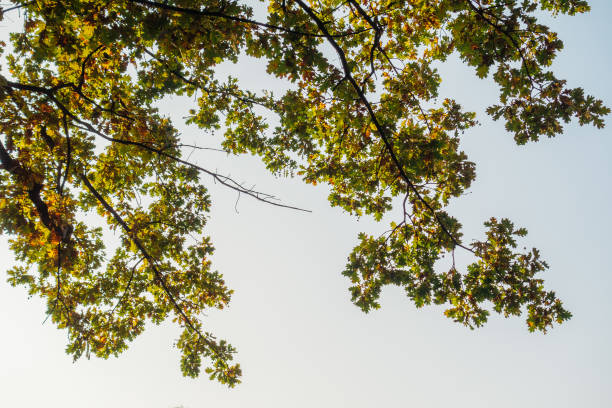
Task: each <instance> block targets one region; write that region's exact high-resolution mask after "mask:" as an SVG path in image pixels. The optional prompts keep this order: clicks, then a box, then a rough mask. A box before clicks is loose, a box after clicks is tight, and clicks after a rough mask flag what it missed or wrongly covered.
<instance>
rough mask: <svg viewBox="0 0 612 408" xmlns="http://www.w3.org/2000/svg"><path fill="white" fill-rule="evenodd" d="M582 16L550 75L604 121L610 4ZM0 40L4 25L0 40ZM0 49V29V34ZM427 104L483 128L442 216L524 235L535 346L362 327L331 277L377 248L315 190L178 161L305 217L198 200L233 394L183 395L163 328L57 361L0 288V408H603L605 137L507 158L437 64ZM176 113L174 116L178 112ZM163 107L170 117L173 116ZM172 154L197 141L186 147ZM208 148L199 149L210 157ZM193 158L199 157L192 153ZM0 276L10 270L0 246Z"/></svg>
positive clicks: (367, 320) (378, 320)
mask: <svg viewBox="0 0 612 408" xmlns="http://www.w3.org/2000/svg"><path fill="white" fill-rule="evenodd" d="M591 4H592V7H593V11H592V12H591V13H590V14H587V15H582V16H577V17H574V18H567V17H561V18H556V19H551V21H550V24H551V25H552V26H553V27H554V28H555V29H556V30H557V31H558V32H559V34H560V36H561V38H562V39H563V40H564V41H565V50H564V52H563V53H562V54H561V55H560V56H559V58H558V59H557V62H556V64H555V66H554V68H555V69H556V72H557V73H558V75H559V76H560V77H565V78H567V79H568V81H569V84H570V85H572V86H582V87H584V88H585V89H586V90H587V91H588V92H589V93H592V94H594V95H595V96H597V97H599V98H603V99H604V100H605V101H606V102H607V104H608V106H610V105H612V84H611V81H610V79H609V71H610V66H611V65H612V45H611V44H610V38H612V26H611V25H610V24H609V22H610V20H611V18H612V3H611V2H610V1H609V0H593V1H592V2H591ZM2 24H3V25H4V22H3V23H2ZM0 29H3V30H4V31H3V32H2V33H1V34H0V35H1V36H5V35H6V26H5V25H4V26H3V27H0ZM231 70H232V72H234V73H240V75H241V77H242V80H243V83H244V84H245V85H251V86H254V87H256V88H261V87H268V88H274V87H275V86H277V85H276V82H274V81H268V80H266V79H264V78H263V76H262V74H261V72H262V71H261V67H257V66H254V65H253V64H252V63H250V62H249V63H247V62H243V64H242V65H240V66H236V67H231ZM442 70H443V73H444V79H445V82H444V83H443V93H444V94H446V95H448V96H452V97H455V98H456V99H457V100H458V101H459V102H460V103H462V104H464V105H465V106H466V107H467V108H469V109H473V110H475V111H477V112H478V113H479V119H480V120H481V122H482V126H479V127H477V128H475V129H472V130H471V131H470V132H468V133H467V134H466V135H465V136H464V137H463V140H464V142H463V148H464V149H465V150H466V152H467V153H468V155H469V156H470V157H471V159H472V160H474V161H475V162H476V163H477V174H478V178H477V180H476V182H475V183H474V186H473V188H472V189H471V190H470V193H469V194H468V195H466V196H465V197H462V198H461V199H459V200H457V201H456V202H455V203H453V205H452V212H453V214H455V215H457V216H458V217H459V219H460V220H461V221H462V222H463V224H464V225H465V228H466V236H468V237H474V238H478V237H479V234H480V232H481V225H482V222H483V221H484V220H486V219H487V218H489V217H490V216H498V217H509V218H511V219H512V220H513V221H515V222H516V224H517V225H521V226H525V227H527V228H528V230H529V235H528V237H527V240H526V241H525V243H526V244H527V245H530V246H537V247H538V248H540V249H541V250H542V255H543V257H544V258H545V259H546V260H547V261H548V262H549V264H550V266H551V269H550V270H549V271H548V272H547V273H545V274H544V275H543V277H544V278H545V279H546V281H547V284H548V287H550V288H552V289H554V290H556V291H557V294H558V295H559V297H561V299H563V300H564V302H565V304H566V305H567V307H568V308H569V310H570V311H572V313H573V314H574V317H573V319H572V320H570V321H569V322H567V323H566V324H564V325H563V326H560V327H556V328H555V329H553V330H551V331H550V332H549V333H548V334H547V335H541V334H531V333H528V332H527V329H526V326H525V324H524V321H523V320H522V319H518V318H512V319H503V318H498V317H493V318H492V319H491V321H490V322H489V323H488V324H487V325H486V326H485V327H483V328H481V329H478V330H475V331H470V330H469V329H466V328H464V327H463V326H459V325H457V324H455V323H453V322H452V321H450V320H448V319H447V318H445V317H443V316H442V313H441V310H442V309H441V308H439V307H426V308H424V309H421V310H416V309H415V307H414V306H413V304H411V302H410V301H409V300H408V299H407V298H406V297H405V296H404V295H403V294H402V292H401V290H399V289H395V288H389V289H387V290H385V291H384V293H383V296H382V306H383V308H382V309H381V310H380V311H376V312H373V313H370V314H368V315H365V314H363V313H361V312H360V311H359V310H358V309H357V308H356V307H355V306H353V305H352V304H351V303H350V301H349V295H348V292H347V287H348V282H347V280H346V279H345V278H344V277H342V276H341V274H340V272H341V271H342V269H343V266H344V264H345V262H346V256H347V254H348V253H349V251H350V250H351V248H352V246H353V245H354V244H355V242H356V236H357V233H358V232H360V231H380V230H383V229H385V225H376V224H375V223H373V222H372V221H371V220H368V219H366V218H363V219H361V220H359V221H357V220H356V219H354V218H351V217H349V216H347V215H345V214H343V213H342V212H341V211H340V210H338V209H333V208H330V207H329V206H328V204H327V199H326V190H325V187H317V188H314V187H310V186H305V185H303V184H302V183H301V182H300V181H298V180H285V179H274V178H272V177H270V176H269V175H267V173H266V172H265V170H264V169H263V166H261V165H260V164H259V163H258V160H257V159H254V158H248V157H244V158H239V159H232V160H231V161H229V160H228V159H227V158H226V157H225V156H224V155H222V154H218V153H212V152H211V153H206V154H201V155H199V156H193V157H194V158H195V159H196V160H197V161H198V162H199V163H201V164H203V165H205V166H206V167H209V168H218V169H219V170H220V171H222V172H230V173H231V174H232V175H233V176H235V177H237V178H238V179H241V180H244V181H247V182H249V183H251V184H257V186H258V188H260V189H262V190H264V191H267V192H272V193H277V194H278V195H279V196H280V197H281V198H283V199H284V200H285V201H286V202H289V203H294V204H298V205H300V206H303V207H307V208H310V209H312V210H313V213H312V214H303V213H298V212H292V211H287V210H282V209H278V208H275V207H269V206H265V205H263V204H260V203H258V202H254V201H251V200H248V199H246V198H242V199H241V200H240V202H239V205H238V210H239V213H238V214H236V212H235V211H234V203H235V200H236V196H235V195H234V194H233V193H232V192H230V191H227V190H223V189H221V188H220V187H219V186H215V185H213V184H212V183H210V181H209V180H206V179H204V183H206V185H207V186H209V188H210V190H211V195H212V197H213V204H214V208H213V212H212V215H211V220H210V223H209V227H208V234H209V235H211V237H212V239H213V242H214V243H215V246H216V248H217V251H216V253H215V255H214V258H213V260H214V266H215V267H216V268H217V269H218V270H220V271H221V272H222V273H223V274H224V275H225V278H226V281H227V282H228V284H229V286H230V287H231V288H233V289H235V291H236V293H235V295H234V297H233V300H232V303H231V305H230V307H229V309H227V310H224V311H220V312H219V311H213V312H211V313H210V315H209V316H208V317H205V318H204V322H205V324H207V326H208V328H209V329H210V330H211V331H213V332H214V333H216V334H218V335H219V336H220V337H223V338H226V339H228V340H230V341H231V342H232V343H233V344H234V345H235V346H236V347H237V348H238V350H239V353H238V355H237V359H238V361H239V362H240V363H241V364H242V366H243V369H244V382H243V384H241V385H240V386H238V387H237V388H236V389H233V390H229V389H227V388H225V387H224V386H221V385H219V384H217V383H213V382H210V381H208V380H207V379H206V378H200V379H196V380H192V379H186V378H183V377H181V375H180V371H179V368H178V354H177V352H176V351H175V350H174V349H173V348H172V347H171V345H172V343H173V341H174V340H175V339H176V337H177V335H178V332H177V330H176V329H175V328H173V327H172V326H171V325H162V326H159V327H151V328H150V329H149V330H147V331H146V332H145V334H143V335H142V336H141V337H139V338H138V339H137V340H136V341H134V342H133V344H132V346H131V348H130V349H129V350H128V351H127V352H125V353H124V354H123V355H122V356H120V358H118V359H114V358H111V359H110V360H106V361H104V360H96V359H92V360H90V361H88V360H81V361H78V362H77V363H76V364H73V363H72V362H71V359H70V357H68V356H67V355H65V354H64V353H63V348H64V345H65V333H63V332H61V331H58V330H57V329H56V328H55V327H54V326H53V325H52V324H50V323H49V322H47V323H46V324H44V325H43V324H41V323H42V321H43V320H44V318H45V313H44V306H43V304H42V302H41V301H40V300H38V299H36V298H33V299H30V300H27V298H26V293H25V290H24V289H23V288H11V287H10V286H8V284H7V283H6V282H5V279H4V278H3V279H0V310H3V311H4V312H3V313H2V314H1V317H0V327H1V328H2V336H0V406H6V407H28V408H29V407H43V406H44V407H46V408H56V407H57V408H81V407H84V406H87V407H92V408H93V407H96V408H97V407H105V408H106V407H130V408H140V407H142V408H145V407H146V408H156V407H159V408H169V407H173V406H178V405H181V404H182V405H183V406H184V407H186V408H200V407H207V406H214V407H223V408H237V407H257V408H258V407H262V408H263V407H265V408H276V407H278V408H281V407H282V408H286V407H292V408H293V407H299V408H302V407H303V408H312V407H334V408H335V407H344V406H347V407H349V406H350V407H355V408H366V407H375V406H380V407H385V408H394V407H398V408H399V407H411V406H414V407H424V408H430V407H431V408H438V407H440V408H442V407H449V406H455V407H470V408H489V407H493V406H495V407H496V408H506V407H507V408H514V407H538V408H548V407H551V408H552V407H555V408H563V407H568V408H569V407H572V408H573V407H577V406H584V407H589V408H607V407H610V406H612V368H611V367H612V352H611V351H610V345H611V344H612V318H611V315H610V314H611V313H612V296H610V293H611V292H612V274H611V272H612V268H611V267H610V262H611V259H610V258H611V257H610V253H611V252H612V251H611V248H612V233H611V231H612V215H611V212H610V207H611V206H612V185H611V183H610V180H611V178H610V175H611V174H612V162H611V161H610V157H609V156H610V153H611V152H612V137H611V136H612V135H611V133H612V127H610V126H612V123H611V124H609V127H608V128H607V129H604V130H595V129H592V128H580V127H578V126H575V125H571V126H568V127H567V128H566V132H565V134H564V135H563V136H561V137H558V138H556V139H552V140H543V141H541V142H539V143H537V144H528V145H526V146H520V147H518V146H516V145H515V144H514V142H513V140H512V137H511V136H510V135H508V134H506V133H505V132H504V130H503V126H502V124H500V123H492V122H491V121H490V120H489V119H488V118H487V117H486V116H485V115H483V110H484V107H486V106H487V105H488V104H490V103H491V102H492V101H494V100H495V98H496V94H495V91H494V89H493V88H492V87H491V85H490V83H489V81H480V80H477V79H474V78H473V75H472V73H471V71H470V69H468V68H465V67H463V66H462V65H460V64H458V63H457V61H450V62H449V63H448V64H446V65H445V66H444V67H442ZM179 102H180V103H179ZM183 102H184V101H183V100H178V99H177V100H175V101H169V102H168V106H167V108H168V109H169V111H168V112H169V113H171V114H172V115H174V117H177V118H178V117H180V116H182V115H181V114H182V112H184V111H186V110H187V109H188V107H187V106H183ZM185 137H186V140H189V141H193V140H196V139H197V140H198V141H201V140H202V139H200V138H199V135H198V132H197V130H194V129H186V130H185ZM215 140H218V139H215V138H212V137H210V143H209V144H208V145H213V144H214V141H215ZM203 143H204V142H201V143H200V144H203ZM0 256H1V257H2V258H1V259H2V260H3V261H4V262H3V263H4V264H5V266H8V265H10V263H11V255H10V254H9V252H8V251H7V249H6V237H0Z"/></svg>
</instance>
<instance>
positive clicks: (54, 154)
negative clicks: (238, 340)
mask: <svg viewBox="0 0 612 408" xmlns="http://www.w3.org/2000/svg"><path fill="white" fill-rule="evenodd" d="M267 6H268V9H267V16H266V17H265V19H264V20H261V21H256V20H254V19H253V12H252V10H251V8H250V7H249V6H247V5H244V4H240V3H239V2H237V1H235V0H206V1H198V0H173V1H166V2H155V1H149V0H111V1H108V0H67V1H56V0H35V1H29V2H25V1H23V2H22V1H17V2H16V3H15V6H14V7H11V8H8V9H5V11H4V12H5V13H8V12H14V10H15V9H20V10H21V12H23V13H24V15H25V19H24V26H23V30H21V31H18V32H14V33H12V34H11V48H10V52H8V53H7V55H6V56H5V66H4V67H3V68H4V70H5V71H4V72H7V73H6V74H5V75H6V76H1V77H0V82H1V83H0V129H1V132H2V141H1V142H0V162H1V164H2V171H1V172H0V180H1V183H0V208H1V209H2V216H1V217H0V222H1V226H2V230H3V231H4V232H5V233H7V234H10V236H11V240H10V243H11V247H12V249H13V251H14V252H15V254H16V256H17V259H18V261H19V264H18V265H17V266H15V267H13V268H12V269H10V270H9V272H8V273H9V281H10V282H11V284H13V285H26V286H27V287H28V288H29V293H30V294H31V295H38V296H41V297H43V298H45V299H46V301H47V313H48V314H49V315H50V316H51V319H52V321H53V322H55V323H56V324H57V325H58V327H60V328H65V329H67V330H68V333H69V343H68V347H67V351H68V353H70V354H72V355H73V356H74V358H78V357H80V356H81V355H83V354H85V355H87V356H89V355H90V354H92V353H93V354H94V355H97V356H100V357H105V358H106V357H108V356H109V355H116V354H118V353H120V352H121V351H123V350H124V349H125V348H126V347H127V345H128V342H129V341H130V340H132V339H133V338H134V337H135V336H137V335H138V334H140V333H141V332H142V330H143V328H144V326H145V322H147V321H152V322H155V323H159V322H161V321H163V320H165V319H167V318H168V317H170V316H171V317H172V318H173V319H174V320H175V321H176V323H177V324H178V325H180V326H181V327H182V328H183V334H182V335H181V336H180V339H179V340H178V342H177V344H176V345H177V347H178V348H179V349H181V351H182V353H183V357H182V360H181V368H182V371H183V373H184V374H185V375H190V376H197V375H198V374H199V372H200V367H201V364H202V358H205V359H206V360H207V361H210V364H209V366H208V368H206V372H207V373H208V374H209V375H210V377H211V378H215V379H217V380H219V381H221V382H222V383H226V384H228V385H230V386H233V385H235V384H236V383H237V382H239V378H240V374H241V371H240V367H239V365H237V364H233V363H232V357H233V354H234V352H235V350H234V348H233V347H232V346H231V345H229V344H228V343H226V342H225V341H223V340H217V339H216V338H215V337H214V336H213V335H212V334H210V333H206V332H204V331H203V329H202V323H201V322H200V320H199V316H200V315H201V313H202V312H203V310H205V309H206V308H210V307H214V308H223V307H224V306H225V305H226V304H227V303H228V301H229V300H230V295H231V293H232V292H231V290H229V289H228V288H227V287H226V286H225V283H224V281H223V279H222V276H221V275H220V274H219V273H218V272H215V271H213V270H212V269H211V264H210V261H209V260H208V258H209V256H210V254H211V253H212V251H213V246H212V244H211V242H210V240H209V238H208V237H206V236H205V235H203V233H204V227H205V224H206V217H207V211H208V210H209V208H210V205H211V202H210V197H209V196H208V194H207V190H206V188H205V187H204V186H203V185H202V184H201V181H200V177H201V176H202V175H205V176H210V177H212V178H214V179H215V180H216V181H218V182H220V183H222V184H224V185H226V186H227V187H228V188H233V189H235V190H237V191H239V192H241V193H244V194H247V195H250V196H251V197H253V198H255V199H258V200H261V201H264V202H268V203H271V204H275V205H281V206H282V204H278V203H276V202H275V201H272V200H271V197H270V196H267V195H265V194H263V193H260V192H257V191H253V190H250V189H247V188H245V187H244V186H243V185H241V184H238V183H236V182H234V181H233V180H232V179H230V178H228V177H225V176H223V175H220V174H216V173H214V172H212V171H210V170H207V169H205V168H202V167H199V166H196V165H195V164H192V163H190V162H188V161H187V160H185V159H182V158H181V157H182V156H181V153H182V151H183V148H184V147H185V145H184V144H183V143H182V141H181V137H180V135H179V133H178V132H177V130H176V129H175V127H174V126H173V124H172V123H171V122H170V121H169V119H168V118H166V117H164V115H163V114H162V113H160V112H159V111H158V109H156V108H155V106H158V105H156V104H158V103H159V101H160V100H162V98H164V97H166V96H168V95H173V94H176V95H187V96H190V97H192V98H195V99H196V100H197V106H194V108H193V109H191V110H190V111H189V116H188V117H187V122H188V123H190V124H194V125H197V126H199V127H200V128H202V129H208V130H214V131H219V132H223V133H224V142H223V148H224V149H225V150H226V151H228V152H231V153H235V154H241V153H252V154H255V155H258V156H260V157H261V159H262V160H263V162H264V163H265V164H266V166H267V167H268V169H269V170H270V171H271V172H272V173H274V174H277V175H298V176H300V177H301V178H302V179H303V180H304V181H305V182H307V183H311V184H317V183H326V184H327V185H329V186H330V188H331V193H330V195H329V201H330V203H331V205H333V206H339V207H341V208H343V209H344V210H346V211H347V212H349V213H351V214H355V215H357V216H360V215H364V214H369V215H372V216H373V217H375V218H376V219H378V220H380V219H381V218H382V217H383V215H384V214H386V213H388V212H390V211H392V210H393V208H392V207H393V206H392V202H393V198H394V197H399V199H400V201H403V205H402V206H401V208H399V218H398V221H397V222H395V223H393V224H392V225H391V230H390V231H389V232H388V233H386V234H384V235H383V236H379V237H376V236H372V235H368V234H365V233H364V234H361V235H360V236H359V243H358V245H357V246H356V247H355V249H354V250H353V252H352V253H351V254H350V256H349V261H348V264H347V266H346V269H345V271H344V272H343V273H344V274H345V275H346V276H347V277H348V278H350V280H351V282H352V285H353V286H352V287H351V288H350V291H351V294H352V298H353V301H354V302H355V304H356V305H357V306H359V307H360V308H362V309H363V310H364V311H368V310H370V309H372V308H377V307H378V303H377V299H378V297H379V294H380V292H381V288H382V287H383V286H385V285H389V284H393V285H398V286H401V287H403V288H404V289H405V290H406V293H407V295H408V296H409V297H410V298H411V299H413V300H414V302H415V304H416V305H417V306H419V307H420V306H423V305H426V304H430V303H432V302H433V303H437V304H447V305H448V309H447V311H446V315H447V316H448V317H450V318H452V319H454V320H456V321H458V322H460V323H463V324H465V325H468V326H470V327H473V326H480V325H481V324H483V323H484V322H485V321H486V320H487V316H488V315H489V310H488V309H487V305H492V310H494V311H495V312H497V313H501V314H504V315H506V316H508V315H520V314H521V313H522V312H523V311H526V313H527V323H528V327H529V330H532V331H533V330H541V331H545V330H546V329H547V328H549V327H550V326H552V324H553V323H554V322H558V323H561V322H563V321H564V320H566V319H568V318H569V317H570V316H571V315H570V313H569V312H568V311H566V310H565V309H564V308H563V306H562V303H561V302H560V300H558V299H557V298H556V296H555V294H554V293H553V292H550V291H546V290H545V289H544V287H543V281H542V280H541V279H540V278H539V277H537V276H538V273H539V272H542V271H544V270H545V269H546V268H547V265H546V263H545V262H544V261H542V260H541V259H540V254H539V252H538V251H537V250H536V249H532V250H530V251H527V252H520V251H517V243H516V241H515V240H516V238H517V237H521V236H524V235H525V234H526V231H525V230H524V229H521V228H516V227H515V226H514V225H513V223H512V222H510V221H509V220H507V219H501V220H497V219H495V218H491V219H490V220H488V221H487V222H486V223H485V226H486V228H487V232H486V236H485V237H484V238H483V239H482V240H475V241H471V242H470V243H467V242H466V241H464V240H463V237H462V232H461V224H460V223H459V221H458V220H457V219H455V218H453V217H452V216H451V215H449V214H447V212H445V210H444V209H445V207H446V205H447V204H448V202H449V200H450V199H452V198H453V197H458V196H460V195H461V194H462V193H463V192H464V191H465V190H466V189H467V188H469V186H470V184H471V182H472V181H473V180H474V177H475V167H474V164H473V163H472V162H470V161H469V160H468V158H467V156H466V155H465V154H464V153H463V152H462V151H460V150H459V138H460V136H461V134H462V133H463V132H464V131H466V130H467V129H469V128H470V127H472V126H474V125H475V123H476V121H475V115H474V113H471V112H466V111H464V110H463V109H462V108H461V106H460V105H459V104H458V103H457V102H456V101H454V100H452V99H444V100H441V101H440V100H439V98H438V87H439V84H440V82H441V77H440V75H439V73H438V72H437V71H436V69H435V64H436V63H437V62H439V61H444V60H445V59H446V58H448V57H449V55H451V54H452V53H456V54H457V55H459V56H460V57H461V59H462V60H463V61H464V62H465V63H466V64H468V65H469V66H472V67H473V68H474V71H475V74H476V75H477V76H478V77H481V78H492V79H493V81H495V83H496V84H497V85H498V87H499V92H500V94H499V95H500V97H499V101H497V103H495V104H493V105H491V106H490V107H489V109H488V113H489V114H490V115H491V116H492V117H493V118H494V119H501V120H504V121H505V123H506V129H507V130H508V131H509V132H510V133H512V134H514V138H515V140H516V142H517V143H519V144H523V143H527V142H529V141H537V140H538V139H539V138H540V137H543V136H547V137H551V136H554V135H557V134H559V133H561V132H562V130H563V128H562V125H563V123H566V122H568V121H569V120H571V119H572V118H576V119H577V120H578V121H579V123H580V124H592V125H594V126H596V127H602V126H603V116H605V115H606V114H607V113H609V110H608V109H607V108H606V107H605V106H603V104H602V102H601V101H600V100H597V99H595V98H594V97H592V96H587V95H585V93H584V92H583V90H582V89H580V88H577V89H570V88H568V87H567V86H566V82H565V81H564V80H562V79H558V78H557V77H556V76H555V75H554V74H553V73H552V72H550V71H549V66H550V65H551V63H552V61H553V59H554V57H555V56H556V55H557V53H558V52H559V51H560V50H561V48H562V46H563V44H562V42H561V40H560V39H559V38H557V35H556V34H555V33H554V32H552V31H550V30H549V28H548V27H546V26H545V25H542V24H540V23H539V22H538V20H537V19H536V17H535V15H536V13H538V12H540V11H539V10H540V9H541V10H545V11H549V12H552V13H553V14H556V13H566V14H575V13H582V12H585V11H587V10H588V5H587V3H586V2H585V1H580V0H537V1H536V0H414V1H393V0H318V1H314V0H312V1H311V0H290V1H286V0H268V2H267ZM2 47H3V49H2V51H3V52H4V49H5V48H6V47H7V44H2ZM244 54H246V55H249V56H252V57H256V58H259V59H262V60H264V61H266V63H267V70H268V73H270V74H271V75H273V76H276V77H278V78H282V79H285V80H286V81H288V82H290V83H291V84H293V86H292V87H291V89H290V90H289V91H287V92H285V93H284V94H282V95H274V94H273V93H271V92H263V93H262V92H260V93H256V92H255V91H256V90H248V89H243V88H241V87H240V86H239V85H238V82H237V81H236V80H234V79H232V78H230V79H229V80H226V81H222V80H220V79H218V78H217V74H216V71H215V67H216V66H217V65H218V64H220V63H221V62H224V61H237V59H238V58H239V56H240V55H244ZM263 110H267V111H268V112H269V113H268V114H265V115H264V114H262V113H261V112H262V111H263ZM272 116H276V117H277V118H278V122H279V125H278V126H276V127H275V128H273V129H271V128H269V124H268V122H267V119H266V118H269V117H272ZM92 212H97V213H98V214H99V215H100V216H101V217H103V219H104V220H105V221H106V223H107V225H108V226H109V227H110V228H111V229H112V230H114V231H115V232H116V233H117V234H118V235H119V236H120V245H118V247H117V249H116V250H114V251H110V250H108V249H106V247H105V245H104V242H103V241H102V231H101V229H100V228H96V227H94V226H92V225H91V223H88V218H89V217H90V214H91V213H92ZM193 237H196V238H195V239H194V238H193ZM457 249H462V250H467V251H469V252H471V253H472V254H473V256H474V263H472V264H471V265H469V266H468V267H467V270H465V271H459V270H457V268H456V267H455V265H454V264H453V266H452V267H451V268H450V270H448V271H436V268H435V267H434V266H435V264H436V261H438V260H439V259H441V257H443V256H454V252H455V250H457Z"/></svg>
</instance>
